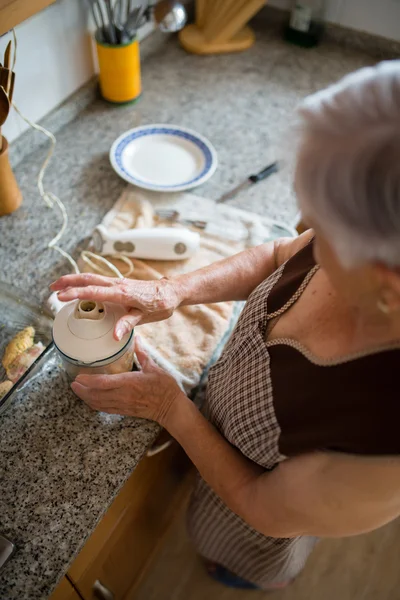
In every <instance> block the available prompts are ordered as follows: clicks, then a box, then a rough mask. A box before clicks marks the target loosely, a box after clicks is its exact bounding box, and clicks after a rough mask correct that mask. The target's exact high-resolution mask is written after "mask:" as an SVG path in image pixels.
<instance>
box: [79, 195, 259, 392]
mask: <svg viewBox="0 0 400 600" xmlns="http://www.w3.org/2000/svg"><path fill="white" fill-rule="evenodd" d="M166 206H168V208H171V207H172V208H177V209H178V210H179V212H180V214H181V215H182V216H185V217H187V218H189V217H191V218H202V219H203V220H210V221H212V224H213V229H212V234H209V233H207V232H200V233H201V245H200V250H199V251H198V252H197V253H196V255H195V256H193V257H192V258H190V259H188V260H184V261H142V260H137V259H132V263H133V266H134V270H133V272H132V273H131V274H130V275H129V277H130V278H131V279H137V280H150V279H160V278H161V277H164V276H171V275H175V274H178V273H187V272H189V271H193V270H195V269H198V268H200V267H204V266H206V265H209V264H211V263H213V262H215V261H217V260H220V259H221V258H224V257H227V256H231V255H233V254H235V253H237V252H239V251H241V250H243V249H244V248H245V247H246V246H248V245H254V244H255V243H257V242H258V243H261V242H262V241H265V239H268V237H269V236H270V233H271V225H270V222H269V221H268V219H262V218H261V217H259V216H257V215H253V214H250V213H246V212H244V211H240V210H238V209H234V208H231V207H229V206H219V205H216V204H215V203H214V202H212V201H209V200H207V199H205V198H200V197H198V196H195V195H193V194H179V195H171V194H168V195H165V194H161V195H158V194H153V193H151V192H143V191H138V190H136V189H135V188H133V187H131V186H128V187H127V188H126V189H125V191H124V192H123V194H122V196H121V197H120V199H119V200H118V201H117V203H116V204H115V206H114V207H113V208H112V209H111V211H110V212H109V213H107V215H106V216H105V218H104V219H103V222H102V224H103V225H105V226H106V227H107V228H108V229H109V230H111V231H121V230H125V229H130V228H139V227H153V226H157V225H162V226H165V225H166V223H165V222H162V221H160V220H159V219H158V217H157V215H156V214H155V209H157V208H161V207H162V208H165V207H166ZM195 208H197V209H196V210H194V209H195ZM171 226H174V227H175V226H179V225H175V224H174V225H171ZM218 226H219V227H220V229H218ZM225 234H227V235H228V239H223V237H222V236H223V235H225ZM235 238H236V239H235ZM107 259H108V260H110V262H112V263H113V264H115V266H117V268H118V269H119V270H120V271H121V273H122V274H123V275H124V274H125V273H126V272H127V265H126V264H124V263H123V262H122V261H121V260H118V259H116V258H115V257H107ZM79 267H80V268H81V269H82V271H85V272H90V271H92V272H93V268H90V267H88V265H87V264H85V263H83V262H82V261H81V262H80V264H79ZM109 274H110V275H113V274H112V273H111V272H110V273H109ZM232 313H233V303H232V302H221V303H219V304H209V305H198V306H187V307H183V308H179V309H177V310H176V311H175V313H174V314H173V315H172V316H171V317H170V318H169V319H168V320H165V321H160V322H158V323H150V324H146V325H141V326H140V327H138V328H137V332H138V333H139V334H140V336H141V338H142V339H143V341H144V345H145V348H146V350H147V351H148V353H149V354H150V355H151V356H152V357H153V359H154V360H156V362H157V363H158V364H160V366H162V367H163V368H165V369H166V370H168V371H169V372H170V373H171V374H172V375H174V377H175V378H176V379H177V381H178V382H179V383H180V385H181V386H182V387H183V389H184V390H185V391H186V392H189V391H190V389H192V388H193V387H194V386H196V385H197V384H198V383H199V380H200V377H201V374H202V372H203V370H204V369H205V367H206V366H207V365H208V363H209V362H210V360H211V358H212V356H213V353H214V351H215V349H216V347H217V344H218V342H219V341H220V340H221V338H222V337H223V335H224V333H225V332H226V331H227V328H228V327H229V324H230V323H231V320H232Z"/></svg>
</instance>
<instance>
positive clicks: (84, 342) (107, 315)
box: [53, 300, 132, 365]
mask: <svg viewBox="0 0 400 600" xmlns="http://www.w3.org/2000/svg"><path fill="white" fill-rule="evenodd" d="M125 313H126V310H125V309H124V307H123V306H120V305H119V304H111V303H110V302H104V303H101V302H94V301H92V300H77V301H76V302H69V303H68V304H66V305H65V306H64V307H63V308H62V309H61V310H60V311H59V312H58V313H57V315H56V317H55V320H54V324H53V340H54V343H55V345H56V347H57V349H58V350H59V351H60V352H61V353H62V354H63V355H64V356H65V358H66V359H67V360H71V361H73V362H78V363H82V364H85V365H90V364H93V363H95V362H98V361H104V360H108V359H110V362H111V361H112V360H114V359H115V355H117V354H118V353H119V352H121V350H123V349H124V347H125V346H126V345H127V343H128V342H129V340H130V338H131V335H132V333H127V334H126V335H125V336H124V337H123V338H122V339H121V340H120V341H117V340H116V339H115V338H114V335H113V332H114V327H115V324H116V322H117V321H118V319H120V318H121V317H122V316H123V315H124V314H125Z"/></svg>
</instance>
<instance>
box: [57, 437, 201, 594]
mask: <svg viewBox="0 0 400 600" xmlns="http://www.w3.org/2000/svg"><path fill="white" fill-rule="evenodd" d="M192 475H193V470H192V468H191V463H190V462H189V460H188V458H187V457H186V455H185V454H184V452H183V450H182V449H181V448H180V446H178V444H176V443H175V442H174V443H173V444H172V445H171V446H170V447H169V448H167V449H166V450H164V451H163V452H161V453H159V454H156V455H155V456H152V457H145V458H143V459H142V460H141V461H140V463H139V465H138V466H137V468H136V469H135V471H134V472H133V474H132V475H131V477H130V478H129V480H128V481H127V483H126V484H125V486H124V487H123V489H122V490H121V492H120V494H119V495H118V496H117V498H116V499H115V501H114V502H113V504H112V505H111V507H110V508H109V510H108V511H107V513H106V514H105V516H104V517H103V519H102V520H101V522H100V523H99V525H98V526H97V528H96V529H95V531H94V532H93V534H92V535H91V537H90V538H89V540H88V542H87V543H86V545H85V546H84V548H83V549H82V551H81V552H80V554H79V555H78V557H77V558H76V560H75V561H74V563H73V564H72V566H71V567H70V569H69V571H68V576H69V578H70V579H71V580H72V581H73V582H74V585H75V586H76V588H77V590H78V591H79V593H80V594H81V595H82V597H83V598H84V600H92V598H101V599H104V600H106V599H108V598H113V600H122V599H124V600H128V599H130V598H133V594H134V591H135V589H136V588H137V586H138V584H139V582H140V580H141V578H142V577H143V576H144V574H145V572H146V569H147V568H148V567H149V566H150V563H151V560H152V557H153V556H154V554H155V552H156V550H157V549H158V548H159V547H160V544H161V542H162V540H163V537H164V535H165V533H166V531H167V529H168V526H169V525H170V524H171V523H172V521H173V519H174V516H175V515H176V513H177V511H178V510H179V509H180V508H181V507H182V505H183V503H184V500H185V498H186V497H187V495H188V493H189V490H190V487H191V482H192V480H193V476H192ZM95 589H97V591H96V592H94V590H95ZM107 591H109V592H111V593H112V595H108V593H107Z"/></svg>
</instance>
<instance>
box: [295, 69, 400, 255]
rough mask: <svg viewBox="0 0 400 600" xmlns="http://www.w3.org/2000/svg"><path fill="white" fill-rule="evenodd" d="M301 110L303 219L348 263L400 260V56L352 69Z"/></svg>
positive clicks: (315, 96) (300, 170)
mask: <svg viewBox="0 0 400 600" xmlns="http://www.w3.org/2000/svg"><path fill="white" fill-rule="evenodd" d="M298 113H299V116H300V118H301V124H302V130H301V131H302V136H301V147H300V155H299V156H300V161H299V165H298V170H297V171H298V172H297V176H298V177H299V180H300V182H301V186H302V189H303V190H305V192H306V193H303V194H300V197H299V203H300V208H301V210H302V213H303V215H304V217H305V219H307V215H308V216H309V217H310V218H312V219H313V220H314V221H315V223H316V224H318V226H319V227H320V228H321V231H322V232H323V234H324V235H325V237H326V238H327V239H328V241H329V242H330V243H331V245H332V247H333V248H334V250H335V252H336V253H337V255H338V258H339V260H340V261H341V263H342V264H343V265H344V266H346V267H351V266H354V265H356V264H363V263H367V262H381V263H384V264H385V265H387V266H390V267H397V266H400V60H393V61H387V62H383V63H380V64H379V65H377V66H376V67H367V68H363V69H360V70H359V71H356V72H355V73H352V74H350V75H347V76H346V77H344V78H343V79H341V80H340V81H339V82H338V83H336V84H334V85H332V86H330V87H328V88H327V89H325V90H322V91H320V92H317V93H316V94H313V95H312V96H309V97H308V98H306V99H305V100H304V101H303V102H302V104H301V105H300V107H299V109H298Z"/></svg>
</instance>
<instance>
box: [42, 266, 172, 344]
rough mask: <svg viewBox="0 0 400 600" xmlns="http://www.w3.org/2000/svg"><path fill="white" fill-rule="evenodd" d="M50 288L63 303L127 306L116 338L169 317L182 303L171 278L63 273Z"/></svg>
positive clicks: (119, 322) (118, 326) (116, 327)
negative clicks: (150, 278)
mask: <svg viewBox="0 0 400 600" xmlns="http://www.w3.org/2000/svg"><path fill="white" fill-rule="evenodd" d="M50 288H51V289H52V290H53V292H58V298H59V299H60V300H61V302H69V301H70V300H75V299H77V298H79V299H80V300H97V301H98V302H114V303H115V304H122V305H123V306H125V307H126V310H127V313H126V315H124V316H123V317H122V318H121V319H120V320H119V321H118V323H116V326H115V330H114V336H115V337H116V339H117V340H120V339H122V338H123V336H124V335H125V334H126V333H128V332H129V331H130V330H131V329H132V328H133V327H135V326H136V325H142V324H143V323H151V322H153V321H162V320H164V319H168V317H170V316H171V315H172V313H173V312H174V310H175V309H176V308H177V307H178V306H179V304H180V302H181V297H180V286H179V285H178V283H177V281H174V280H169V279H159V280H155V281H134V280H132V279H118V278H115V277H103V276H102V275H93V274H92V273H83V274H81V275H64V277H60V279H58V280H57V281H55V282H54V283H52V284H51V286H50Z"/></svg>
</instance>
